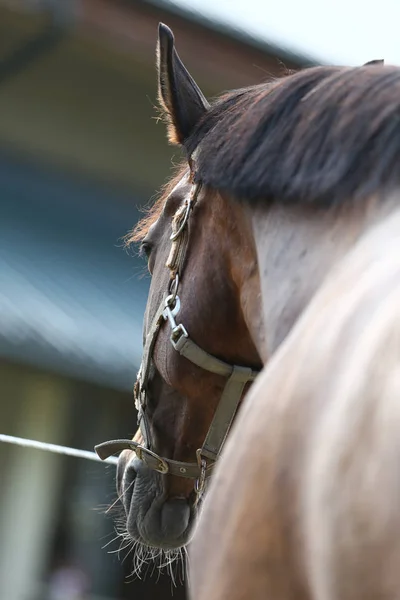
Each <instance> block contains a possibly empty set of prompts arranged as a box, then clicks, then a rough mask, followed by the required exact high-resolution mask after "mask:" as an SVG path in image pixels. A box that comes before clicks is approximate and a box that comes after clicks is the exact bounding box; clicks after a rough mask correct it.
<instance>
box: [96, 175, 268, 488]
mask: <svg viewBox="0 0 400 600" xmlns="http://www.w3.org/2000/svg"><path fill="white" fill-rule="evenodd" d="M200 189H201V184H194V185H193V187H192V192H191V196H190V198H189V200H188V201H187V202H185V203H184V204H183V205H182V206H181V207H180V208H179V209H178V211H177V213H176V214H175V217H174V219H173V224H172V229H173V233H172V235H171V241H172V247H171V252H170V255H169V257H168V260H167V263H166V266H167V267H168V268H169V269H170V271H171V282H172V286H170V291H171V293H170V294H169V295H167V294H165V295H164V297H163V298H162V300H161V303H160V306H159V307H158V310H157V312H156V314H155V316H154V317H153V321H152V323H151V326H150V329H149V332H148V334H147V336H146V342H145V346H144V350H143V358H142V364H141V366H140V369H139V373H138V377H137V381H136V384H135V388H134V395H135V403H136V408H137V410H138V421H139V427H140V430H141V432H142V436H143V438H144V442H145V445H144V446H143V445H142V444H139V443H138V442H135V441H134V440H126V439H119V440H111V441H108V442H104V443H102V444H99V445H97V446H95V450H96V452H97V454H98V456H99V457H100V458H101V459H103V460H104V459H106V458H108V457H109V456H111V455H112V454H115V453H117V452H120V451H121V450H125V449H129V450H133V451H134V452H135V453H136V455H137V456H138V458H139V459H141V460H142V461H143V462H145V463H146V465H147V466H148V467H150V468H151V469H153V470H155V471H158V472H160V473H163V474H167V473H168V474H170V475H176V476H179V477H186V478H191V479H196V480H197V481H196V486H195V489H196V491H197V492H198V494H200V493H201V492H202V490H203V487H204V482H205V479H206V478H207V477H209V476H210V474H211V470H212V467H213V466H214V464H215V461H216V460H217V458H218V456H219V454H220V452H221V449H222V446H223V444H224V442H225V439H226V437H227V435H228V432H229V430H230V428H231V426H232V423H233V420H234V417H235V415H236V412H237V409H238V406H239V403H240V400H241V398H242V396H243V391H244V387H245V385H246V384H247V383H251V382H252V381H254V380H255V378H256V377H257V375H258V373H259V371H254V370H252V369H251V368H249V367H242V366H238V365H231V364H229V363H226V362H224V361H222V360H220V359H219V358H217V357H215V356H213V355H212V354H209V353H208V352H206V351H205V350H203V348H201V347H200V346H198V345H197V344H196V343H195V342H194V341H193V340H192V339H191V338H190V336H189V334H188V332H187V331H186V329H185V327H184V325H183V324H182V323H179V324H178V323H177V322H176V316H177V315H178V313H179V310H180V299H179V296H178V295H177V291H178V285H179V276H180V274H181V272H182V269H183V266H184V261H185V257H186V250H187V244H188V228H187V222H188V219H189V215H190V212H191V209H192V207H193V205H194V203H195V201H196V199H197V196H198V194H199V191H200ZM165 321H167V322H168V324H169V325H170V327H171V334H170V342H171V344H172V346H173V348H174V349H175V350H176V351H177V352H179V354H180V355H181V356H183V357H184V358H185V359H187V360H189V361H190V362H192V363H193V364H195V365H196V366H197V367H199V368H201V369H203V370H205V371H209V372H211V373H214V374H216V375H220V376H221V377H225V378H227V382H226V384H225V387H224V390H223V392H222V396H221V399H220V401H219V404H218V406H217V408H216V411H215V414H214V417H213V420H212V422H211V425H210V427H209V429H208V432H207V435H206V437H205V440H204V443H203V445H202V447H201V448H199V449H198V450H197V452H196V455H197V462H192V463H189V462H183V461H176V460H172V459H170V458H165V457H161V456H159V455H158V454H156V453H155V452H152V451H151V450H150V448H149V445H150V428H149V423H148V419H147V415H146V403H147V384H148V379H149V374H150V369H151V365H152V355H153V350H154V346H155V343H156V340H157V337H158V333H159V331H160V328H161V326H162V324H163V323H164V322H165Z"/></svg>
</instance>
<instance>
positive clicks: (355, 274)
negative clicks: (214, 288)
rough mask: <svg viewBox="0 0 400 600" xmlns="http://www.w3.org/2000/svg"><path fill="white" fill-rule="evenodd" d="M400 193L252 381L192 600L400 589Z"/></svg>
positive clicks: (358, 594) (216, 483) (200, 547)
mask: <svg viewBox="0 0 400 600" xmlns="http://www.w3.org/2000/svg"><path fill="white" fill-rule="evenodd" d="M399 200H400V196H399V192H398V191H397V192H396V193H395V194H394V195H392V197H388V198H386V203H387V209H388V215H387V216H386V217H383V218H382V219H380V220H379V222H378V224H377V225H375V226H374V227H372V228H371V229H370V230H368V231H367V232H366V233H365V234H364V235H363V236H362V237H361V239H360V240H359V241H358V242H357V243H356V244H355V246H354V247H353V248H352V249H351V250H350V251H349V252H348V254H347V255H346V256H345V257H344V258H343V259H342V260H340V261H339V263H338V264H337V265H336V266H335V267H334V268H333V269H332V270H331V272H330V274H329V275H328V277H327V279H326V280H325V282H324V283H323V284H322V285H321V288H320V289H319V290H318V292H317V293H316V295H315V296H314V298H313V299H312V300H311V302H310V303H309V305H308V307H307V308H306V309H305V311H304V312H303V314H302V315H301V316H300V318H299V320H298V321H297V323H296V324H295V326H294V327H293V329H292V330H291V332H290V334H289V335H288V337H287V338H286V339H285V341H284V342H283V343H282V345H281V346H280V348H279V349H278V350H277V352H276V353H275V354H274V356H273V357H272V359H271V361H270V362H269V364H268V366H266V367H265V368H264V370H263V372H262V373H261V374H260V375H259V377H258V379H257V381H256V382H255V384H254V386H253V387H252V389H251V390H249V392H248V395H247V397H246V401H245V403H244V406H243V409H242V411H241V412H240V414H239V415H238V419H237V421H236V423H235V425H234V427H233V429H232V432H231V434H230V436H229V439H228V440H227V443H226V446H225V448H224V452H223V454H222V456H221V459H220V462H219V464H218V465H217V467H216V470H215V473H214V475H213V480H212V483H211V485H210V489H209V491H208V494H207V497H206V498H205V500H204V504H203V510H202V514H201V517H200V519H199V522H198V527H197V530H196V532H195V535H194V538H193V542H192V545H191V547H190V549H189V550H190V552H189V558H190V564H191V569H190V583H191V587H190V590H191V598H192V599H193V600H222V599H225V598H230V599H231V600H244V599H247V598H252V600H261V599H263V600H264V599H265V598H277V599H280V600H292V599H293V600H294V599H296V600H311V599H318V600H325V599H326V600H328V599H337V598H340V599H341V600H355V599H361V598H362V599H363V600H365V599H369V598H371V599H372V598H386V599H388V600H390V599H395V598H398V596H399V586H400V571H399V565H400V542H399V540H400V517H399V497H400V479H398V478H397V473H398V465H399V461H400V443H399V426H400V405H399V397H400V207H399V205H400V202H399ZM205 574H206V576H205Z"/></svg>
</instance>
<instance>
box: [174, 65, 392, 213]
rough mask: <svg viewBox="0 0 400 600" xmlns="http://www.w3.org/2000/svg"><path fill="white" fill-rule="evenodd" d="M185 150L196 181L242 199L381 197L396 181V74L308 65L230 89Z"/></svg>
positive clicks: (326, 201) (318, 201) (323, 201)
mask: <svg viewBox="0 0 400 600" xmlns="http://www.w3.org/2000/svg"><path fill="white" fill-rule="evenodd" d="M185 146H186V149H187V151H188V153H189V155H192V154H193V152H195V151H196V152H195V154H194V156H193V158H194V161H195V170H196V174H195V180H197V181H201V182H202V183H203V184H205V185H207V186H210V187H212V188H214V189H216V190H218V191H221V192H228V193H230V194H232V195H233V196H235V197H236V198H239V199H241V200H243V201H253V202H254V201H262V200H264V201H265V200H275V201H277V202H281V203H287V204H292V205H294V204H304V203H308V204H312V205H315V206H316V205H320V206H325V205H333V204H338V203H341V202H344V201H346V200H347V201H348V200H349V198H354V199H357V198H365V197H367V196H370V195H371V194H374V193H376V192H384V193H386V192H387V193H389V192H390V191H392V190H393V189H394V188H397V187H398V186H399V184H400V168H399V167H400V68H398V67H391V66H379V67H376V66H374V67H371V66H363V67H353V68H349V67H326V66H324V67H314V68H309V69H305V70H302V71H299V72H297V73H295V74H293V75H289V76H287V77H284V78H282V79H278V80H275V81H272V82H268V83H263V84H261V85H255V86H252V87H249V88H245V89H240V90H235V91H232V92H229V93H228V94H226V95H224V96H223V97H221V98H220V99H219V100H217V101H216V103H215V104H214V105H213V106H212V107H211V108H210V110H209V111H208V112H207V113H206V114H205V115H204V117H203V118H202V120H201V121H200V123H199V124H198V126H197V128H196V129H195V130H194V132H193V133H192V135H191V136H190V138H189V139H188V141H187V142H185Z"/></svg>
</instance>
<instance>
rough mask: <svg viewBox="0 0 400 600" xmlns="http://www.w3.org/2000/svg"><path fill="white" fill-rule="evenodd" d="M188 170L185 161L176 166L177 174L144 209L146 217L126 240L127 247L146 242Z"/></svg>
mask: <svg viewBox="0 0 400 600" xmlns="http://www.w3.org/2000/svg"><path fill="white" fill-rule="evenodd" d="M186 170H187V162H186V161H184V162H183V163H181V164H178V165H177V166H176V171H175V174H174V175H173V177H172V178H170V179H169V180H168V181H167V182H166V183H165V184H164V186H163V187H162V188H161V192H160V193H159V195H158V197H157V198H156V200H155V202H154V203H153V204H152V205H151V206H150V208H148V209H144V211H145V216H144V217H143V218H142V219H140V221H139V222H138V223H137V224H136V225H135V227H134V228H133V229H132V231H130V232H129V233H128V234H127V235H126V236H125V238H124V243H125V245H126V246H130V245H131V244H135V243H138V242H141V241H142V240H144V238H145V237H146V235H147V234H148V231H149V229H150V227H151V226H152V225H153V224H154V223H155V222H156V221H157V219H158V218H159V217H160V214H161V212H162V210H163V208H164V204H165V202H166V200H167V198H168V196H169V195H170V194H171V192H172V190H173V189H174V187H175V186H176V185H177V184H178V183H179V181H180V180H181V179H182V177H183V175H184V173H185V171H186Z"/></svg>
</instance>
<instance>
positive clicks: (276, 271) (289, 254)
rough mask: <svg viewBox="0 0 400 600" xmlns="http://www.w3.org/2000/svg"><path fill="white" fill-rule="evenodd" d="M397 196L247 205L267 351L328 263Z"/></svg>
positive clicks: (278, 339) (289, 323)
mask: <svg viewBox="0 0 400 600" xmlns="http://www.w3.org/2000/svg"><path fill="white" fill-rule="evenodd" d="M396 205H397V206H398V198H395V199H394V198H392V199H387V200H386V201H385V202H380V201H378V200H377V199H376V198H370V199H369V200H368V201H365V202H359V203H357V204H356V203H353V202H348V203H344V204H343V205H342V206H341V207H337V208H331V209H326V208H325V209H324V208H318V209H316V208H315V207H313V208H310V207H304V206H303V207H301V206H297V207H290V208H288V207H285V206H282V205H278V204H276V205H272V206H269V207H265V206H263V205H258V206H256V207H250V208H249V210H250V211H251V220H252V229H253V235H254V240H255V246H256V252H257V258H258V264H259V273H260V286H261V294H262V312H263V320H264V323H265V324H266V329H265V336H266V347H267V351H268V355H271V354H272V353H273V352H274V351H275V350H276V348H277V347H278V346H279V345H280V344H281V342H282V341H283V340H284V339H285V337H286V336H287V334H288V333H289V332H290V330H291V329H292V327H293V325H294V323H295V322H296V320H297V318H298V317H299V315H300V314H301V313H302V312H303V310H304V308H305V307H306V306H307V305H308V303H309V302H310V300H311V298H312V297H313V296H314V294H315V292H316V291H317V290H318V288H319V287H320V285H321V283H322V282H323V280H324V279H325V277H326V276H327V274H328V273H329V272H330V271H331V269H332V268H333V266H334V265H335V264H336V263H337V262H338V261H339V260H340V259H341V258H342V257H343V256H344V255H345V254H346V253H347V252H348V251H349V249H350V248H352V246H353V245H354V244H355V243H356V242H357V241H358V239H359V238H360V237H361V236H362V235H363V233H364V232H365V231H367V230H368V229H369V228H370V227H371V226H372V225H374V224H376V223H377V221H379V220H380V219H381V218H383V217H384V216H385V215H387V213H388V212H390V211H391V210H393V207H394V206H396Z"/></svg>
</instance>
